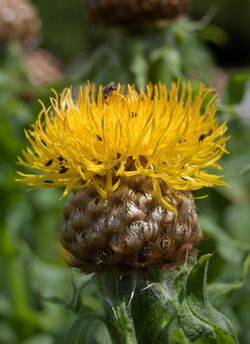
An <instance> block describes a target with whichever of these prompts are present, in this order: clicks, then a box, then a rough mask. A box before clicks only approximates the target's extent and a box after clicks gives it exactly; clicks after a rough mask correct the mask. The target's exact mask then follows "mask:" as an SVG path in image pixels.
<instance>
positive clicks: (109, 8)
mask: <svg viewBox="0 0 250 344" xmlns="http://www.w3.org/2000/svg"><path fill="white" fill-rule="evenodd" d="M87 8H88V11H89V15H90V18H91V20H92V21H93V22H94V23H95V24H99V25H104V26H123V25H138V24H140V23H142V22H152V21H158V20H162V19H174V18H177V17H179V16H180V15H183V14H186V13H187V12H188V11H189V1H188V0H87Z"/></svg>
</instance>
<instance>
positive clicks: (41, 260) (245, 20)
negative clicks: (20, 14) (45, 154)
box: [0, 0, 250, 344]
mask: <svg viewBox="0 0 250 344" xmlns="http://www.w3.org/2000/svg"><path fill="white" fill-rule="evenodd" d="M0 3H1V2H0ZM33 4H34V5H35V6H36V7H37V10H38V14H39V16H40V18H41V21H42V32H41V35H40V37H39V39H38V40H36V42H35V43H32V45H31V46H29V47H28V48H27V46H24V45H23V44H20V42H19V43H18V42H16V41H15V40H13V39H12V40H5V41H2V42H1V43H0V109H1V114H0V152H1V168H0V188H1V207H0V214H1V227H0V269H1V279H0V343H3V344H17V343H18V344H19V343H21V344H55V343H62V341H63V339H64V338H65V334H66V332H67V328H69V327H70V326H71V324H72V323H73V322H74V320H75V313H81V312H84V310H86V309H88V310H91V309H93V310H95V309H99V307H100V304H99V301H98V298H97V297H96V291H95V288H94V286H93V285H92V284H91V283H89V284H87V285H86V287H85V285H84V286H83V288H84V290H83V292H82V293H80V294H79V292H78V290H79V287H80V286H81V285H82V284H83V283H85V282H86V281H88V280H89V279H90V278H91V276H81V275H80V274H79V273H78V272H76V271H70V269H68V268H67V267H66V265H65V263H64V262H63V259H62V258H61V252H60V248H59V244H58V237H59V229H60V222H61V219H62V209H63V206H64V203H65V200H59V197H60V193H61V190H35V191H33V192H26V190H27V188H26V187H25V186H23V185H21V184H19V183H17V182H15V178H16V177H17V174H16V170H17V169H18V167H17V165H16V161H17V156H18V155H19V154H20V152H21V149H22V148H24V147H25V145H26V140H25V138H24V133H23V129H24V128H25V127H28V126H29V125H30V124H31V123H32V122H34V120H35V119H36V117H37V114H38V113H39V109H40V104H39V103H38V101H37V99H38V98H39V99H42V100H43V101H44V102H45V103H47V102H48V99H49V96H50V95H51V91H50V89H51V88H55V89H56V90H57V91H60V90H62V89H63V87H64V86H65V85H71V84H74V85H75V86H76V87H77V85H79V84H81V83H82V82H85V81H86V80H90V81H95V82H97V83H104V84H107V83H109V82H111V81H115V82H121V83H125V82H134V83H136V84H137V85H138V86H139V85H142V84H144V83H146V82H147V81H152V82H157V81H163V82H166V83H167V84H170V82H171V81H172V80H176V79H178V78H179V77H181V78H183V79H192V80H193V84H194V85H197V84H198V83H199V81H204V82H207V83H209V84H212V85H213V86H214V87H215V88H216V89H217V90H218V92H219V99H220V104H219V116H220V118H221V120H222V119H224V118H227V119H228V126H229V134H230V135H231V140H230V141H229V144H228V149H229V151H230V154H229V155H227V156H225V157H224V159H223V162H222V164H223V166H224V174H225V180H226V181H227V182H228V183H229V184H230V185H231V187H230V188H228V189H222V188H215V189H213V190H203V191H202V194H206V193H207V194H209V197H208V198H207V199H205V200H200V201H197V207H198V212H199V215H200V222H201V225H202V229H203V231H204V233H205V240H204V242H203V244H202V245H201V247H200V249H199V254H203V253H207V252H213V253H214V255H213V258H212V260H211V263H210V268H209V283H210V284H211V287H210V288H211V289H210V290H211V297H212V301H213V303H214V305H215V306H216V307H218V308H219V309H220V310H221V311H222V312H224V313H225V314H226V315H227V316H228V317H229V318H230V319H231V321H232V322H233V324H234V326H235V327H236V329H237V332H238V334H239V338H240V343H242V344H248V343H250V326H249V325H250V320H249V319H250V277H249V273H248V271H247V268H245V270H244V268H243V263H244V260H245V259H246V256H247V255H248V254H249V252H250V153H249V152H250V136H249V129H250V33H249V29H248V27H249V22H250V1H249V0H240V1H238V2H237V3H236V2H235V1H233V0H230V1H228V0H220V1H216V0H213V1H211V0H206V1H198V0H194V1H193V5H192V10H191V15H190V17H189V18H187V17H186V18H179V19H178V20H175V21H173V22H171V23H168V24H167V25H165V26H160V27H159V26H158V27H152V26H147V27H144V28H142V27H140V28H139V27H138V28H136V27H134V28H133V29H126V28H124V29H118V28H116V29H109V30H104V29H101V28H97V27H95V26H93V24H91V23H90V21H89V19H88V16H87V13H86V9H85V4H84V1H82V0H71V1H67V0H54V1H48V0H34V1H33ZM0 11H2V9H1V8H0ZM0 24H1V23H0ZM38 49H43V50H42V51H43V53H41V54H40V55H39V54H38V55H34V56H35V57H36V59H37V60H39V58H40V59H42V57H41V56H43V57H44V56H45V57H46V56H47V60H48V61H47V62H46V63H45V62H41V61H40V60H39V61H40V64H39V62H37V60H36V59H35V60H34V61H33V62H32V61H31V62H30V63H31V64H32V63H33V65H28V67H27V64H26V65H25V61H27V60H25V58H24V56H25V54H28V53H30V51H31V52H34V51H38ZM39 51H40V52H41V50H39ZM44 51H46V53H44ZM47 51H49V52H50V54H52V55H53V56H51V55H49V58H48V55H46V54H48V53H47ZM29 61H30V60H29ZM51 65H52V67H53V68H54V69H53V68H52V67H51ZM51 68H52V69H51ZM33 69H35V70H37V71H39V73H40V74H41V76H40V79H39V78H38V79H39V80H37V76H36V78H35V77H34V75H33V76H32V75H31V73H30V70H33ZM53 73H54V74H53ZM40 74H39V75H40ZM53 75H55V78H54V79H53ZM34 78H35V81H34ZM47 79H48V80H47ZM41 80H42V81H41ZM44 80H45V81H44ZM200 194H201V192H199V195H200ZM216 288H217V289H216ZM215 289H216V291H217V293H214V290H215ZM93 343H94V341H93Z"/></svg>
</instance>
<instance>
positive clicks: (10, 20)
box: [0, 0, 41, 44]
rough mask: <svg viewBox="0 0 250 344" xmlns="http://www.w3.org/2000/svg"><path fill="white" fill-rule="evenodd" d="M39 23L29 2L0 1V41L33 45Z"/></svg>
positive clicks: (35, 12) (38, 31)
mask: <svg viewBox="0 0 250 344" xmlns="http://www.w3.org/2000/svg"><path fill="white" fill-rule="evenodd" d="M40 29H41V21H40V18H39V17H38V14H37V11H36V8H35V7H34V6H33V5H32V3H31V1H30V0H0V40H1V41H9V40H14V41H19V42H21V43H23V44H31V43H33V42H34V41H35V40H36V39H37V37H38V35H39V33H40Z"/></svg>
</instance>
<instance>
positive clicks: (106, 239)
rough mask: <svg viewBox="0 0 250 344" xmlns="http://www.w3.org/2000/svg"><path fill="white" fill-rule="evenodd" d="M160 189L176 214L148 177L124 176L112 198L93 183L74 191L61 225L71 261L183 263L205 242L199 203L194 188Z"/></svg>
mask: <svg viewBox="0 0 250 344" xmlns="http://www.w3.org/2000/svg"><path fill="white" fill-rule="evenodd" d="M161 188H162V195H163V196H164V198H165V199H166V200H167V202H169V203H170V204H171V205H172V206H173V207H174V208H175V209H176V210H177V215H175V214H174V213H172V212H171V211H169V210H167V209H165V208H164V207H163V206H162V204H161V202H160V201H159V199H158V197H157V196H156V195H155V192H154V189H153V186H152V182H151V180H150V179H149V178H148V177H145V176H135V177H132V178H123V179H122V181H121V184H120V186H119V188H118V189H117V190H116V191H115V192H113V193H111V194H110V195H109V197H108V198H107V199H101V198H100V196H99V195H98V193H97V191H96V190H95V188H94V187H93V186H91V187H89V188H87V189H86V190H79V191H75V193H74V195H73V198H72V200H71V201H70V202H69V203H68V204H67V205H66V207H65V211H64V222H63V225H62V229H61V243H62V245H63V247H64V248H65V249H66V250H67V251H68V252H69V253H70V256H71V258H70V259H69V264H70V265H71V266H73V267H76V268H79V269H80V270H81V271H82V272H95V271H99V270H108V269H117V270H129V269H141V268H147V267H158V268H166V269H174V268H176V267H178V266H179V265H180V264H182V263H183V262H184V261H185V260H186V259H187V257H188V256H190V255H192V254H193V253H194V252H195V248H196V247H197V245H198V244H199V242H200V241H201V240H202V234H201V231H200V228H199V225H198V223H197V215H196V211H195V204H194V201H193V199H192V195H191V193H190V192H183V191H178V192H176V191H174V190H171V189H169V188H168V187H167V186H166V185H164V184H163V183H162V185H161Z"/></svg>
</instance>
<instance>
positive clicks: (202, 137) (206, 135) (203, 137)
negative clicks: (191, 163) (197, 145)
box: [199, 129, 213, 142]
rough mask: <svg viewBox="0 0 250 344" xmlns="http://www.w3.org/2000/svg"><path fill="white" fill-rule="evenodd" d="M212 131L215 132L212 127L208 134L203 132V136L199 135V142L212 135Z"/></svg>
mask: <svg viewBox="0 0 250 344" xmlns="http://www.w3.org/2000/svg"><path fill="white" fill-rule="evenodd" d="M212 132H213V130H212V129H211V130H210V131H209V132H208V133H207V134H201V136H200V137H199V142H201V141H203V140H204V139H205V138H206V137H208V136H209V135H211V134H212Z"/></svg>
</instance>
